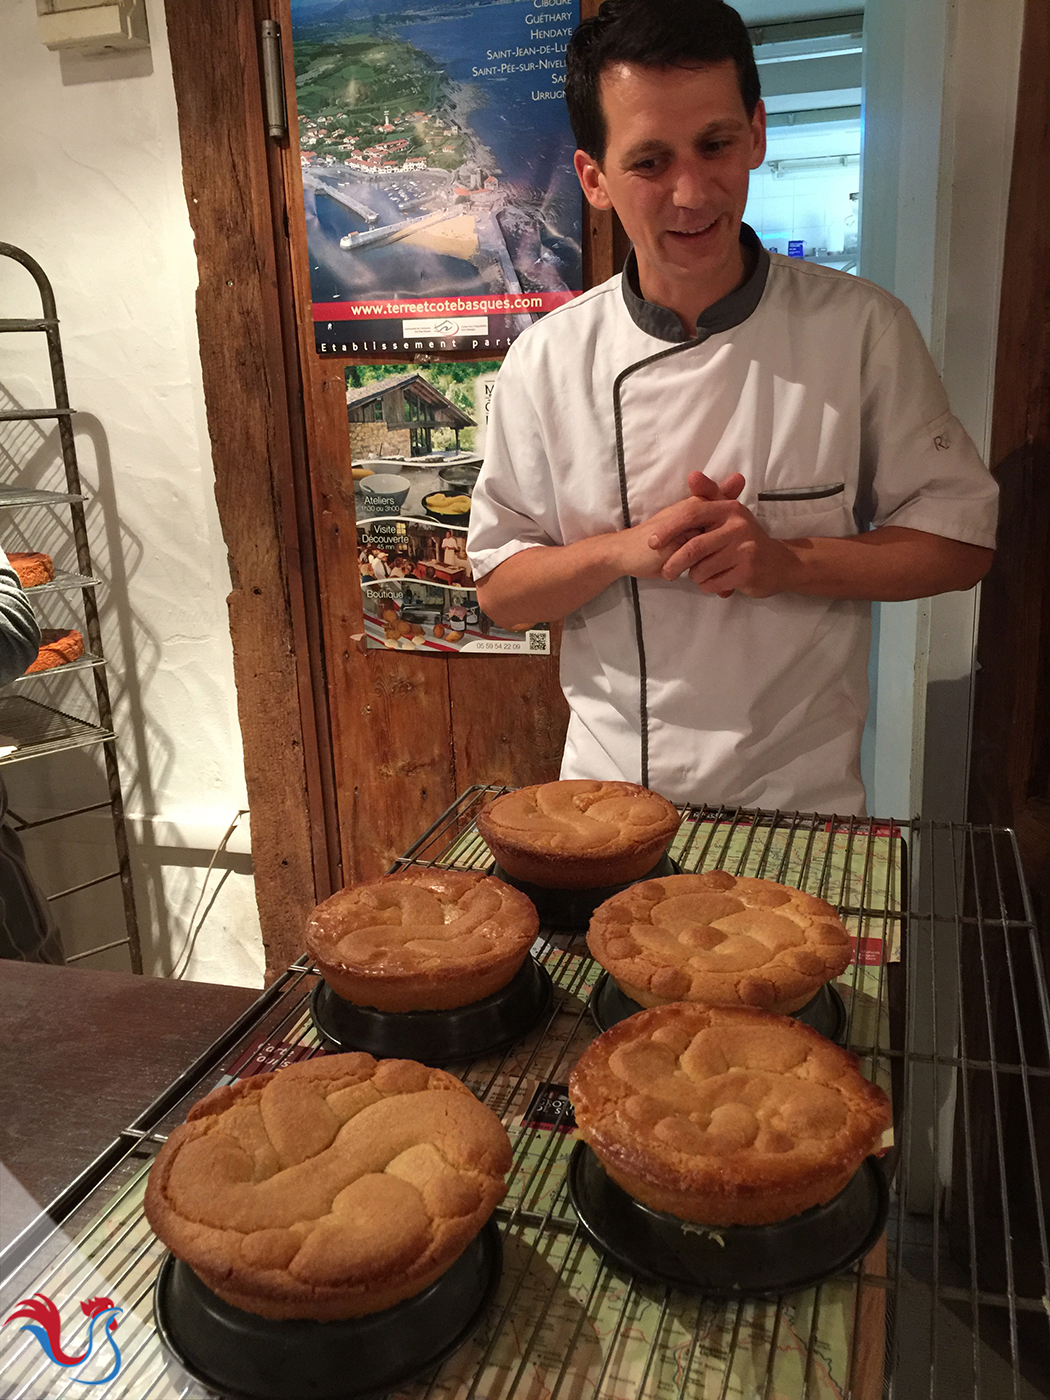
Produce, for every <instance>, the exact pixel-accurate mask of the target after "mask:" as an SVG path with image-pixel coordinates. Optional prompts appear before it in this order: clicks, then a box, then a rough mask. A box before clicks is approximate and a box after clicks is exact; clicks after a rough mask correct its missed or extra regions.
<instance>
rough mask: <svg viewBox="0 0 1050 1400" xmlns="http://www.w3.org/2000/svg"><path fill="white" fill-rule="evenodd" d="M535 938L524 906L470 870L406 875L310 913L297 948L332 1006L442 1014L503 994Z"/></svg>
mask: <svg viewBox="0 0 1050 1400" xmlns="http://www.w3.org/2000/svg"><path fill="white" fill-rule="evenodd" d="M538 931H539V918H538V916H537V914H536V910H535V908H534V906H533V904H532V901H531V900H530V899H527V898H526V896H525V895H523V894H522V893H521V892H520V891H519V890H516V889H513V888H512V887H511V886H510V885H506V884H504V883H503V881H502V880H494V879H493V878H492V877H491V876H490V875H485V874H484V873H483V872H482V871H479V870H442V869H439V868H437V867H429V868H427V867H423V866H418V867H416V866H410V867H408V868H407V869H405V870H400V871H398V872H397V874H395V875H384V876H383V877H382V878H381V879H379V880H372V881H370V882H368V883H367V884H361V885H351V886H350V887H349V888H347V889H345V890H340V891H339V892H338V893H337V894H333V895H332V896H331V898H330V899H326V900H325V901H324V903H323V904H319V905H318V906H317V908H316V909H315V910H314V911H313V913H312V914H311V915H310V922H309V923H308V924H307V926H306V946H307V948H308V949H309V952H310V956H311V957H312V958H313V959H314V961H315V962H316V964H317V966H318V969H319V970H320V972H321V975H322V977H324V979H325V981H326V982H327V983H328V985H329V986H330V987H331V988H332V990H333V991H334V992H335V994H336V995H337V996H340V997H343V998H344V999H345V1000H346V1001H350V1002H353V1003H354V1005H355V1006H374V1007H376V1008H377V1009H378V1010H379V1011H447V1010H449V1009H451V1008H452V1007H456V1006H468V1005H470V1003H471V1002H475V1001H481V1000H482V998H483V997H487V996H491V995H492V994H493V992H498V991H499V989H500V988H501V987H505V986H506V985H507V983H508V982H509V981H510V980H511V978H512V977H513V976H514V974H515V973H516V972H517V971H518V969H519V968H520V967H521V965H522V963H523V962H524V961H525V958H526V956H527V955H528V951H529V949H530V947H531V946H532V943H533V940H534V939H535V937H536V934H537V933H538Z"/></svg>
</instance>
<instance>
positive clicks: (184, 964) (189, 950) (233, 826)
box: [169, 807, 248, 980]
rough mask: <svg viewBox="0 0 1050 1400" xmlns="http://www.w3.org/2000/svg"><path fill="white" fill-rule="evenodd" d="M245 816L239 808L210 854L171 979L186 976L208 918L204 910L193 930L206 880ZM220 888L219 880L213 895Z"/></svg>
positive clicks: (245, 809) (205, 890) (206, 911)
mask: <svg viewBox="0 0 1050 1400" xmlns="http://www.w3.org/2000/svg"><path fill="white" fill-rule="evenodd" d="M247 815H248V808H247V807H241V808H240V809H239V810H238V812H237V814H236V816H235V817H234V819H233V821H232V822H230V824H229V826H228V827H227V828H226V831H225V832H224V834H223V836H222V839H221V840H220V842H219V844H218V845H217V846H216V847H215V850H214V851H213V852H212V857H211V860H210V861H209V862H208V868H207V870H206V871H205V872H204V880H203V881H202V883H201V892H200V894H199V895H198V896H197V903H196V904H195V905H194V906H193V913H192V914H191V915H190V918H189V925H188V931H187V934H186V942H185V944H184V945H183V948H182V952H181V953H180V954H179V956H178V957H177V958H176V959H175V964H174V966H173V968H172V970H171V973H170V974H169V975H170V976H171V977H173V978H175V979H177V980H178V979H181V978H183V977H185V975H186V972H187V969H188V968H189V964H190V958H191V957H192V956H193V949H194V947H195V946H196V943H197V935H198V934H199V933H200V931H201V929H202V928H203V927H204V920H205V919H206V918H207V917H208V909H206V910H205V911H204V914H203V916H202V918H201V921H200V923H199V924H197V926H196V928H194V920H195V919H196V917H197V914H198V913H199V911H200V907H201V905H202V904H203V903H204V896H205V894H206V893H207V889H208V880H209V878H210V876H211V872H212V871H213V870H214V869H215V862H216V861H217V860H218V858H219V856H220V855H221V854H222V853H223V851H225V849H226V845H227V842H228V841H229V839H230V837H231V836H232V835H233V833H234V832H235V831H236V830H237V828H238V826H239V825H240V822H241V818H242V817H246V816H247ZM226 874H229V871H227V872H226ZM221 886H222V881H221V880H220V881H219V885H218V886H216V889H215V894H218V892H219V889H220V888H221ZM213 900H214V896H213ZM210 907H211V906H210V905H209V906H208V908H209V909H210ZM180 964H181V966H180Z"/></svg>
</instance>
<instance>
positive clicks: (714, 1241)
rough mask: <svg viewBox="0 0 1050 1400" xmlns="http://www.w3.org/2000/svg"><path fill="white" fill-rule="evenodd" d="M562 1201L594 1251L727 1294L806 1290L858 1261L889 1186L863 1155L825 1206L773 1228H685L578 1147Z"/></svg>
mask: <svg viewBox="0 0 1050 1400" xmlns="http://www.w3.org/2000/svg"><path fill="white" fill-rule="evenodd" d="M569 1195H570V1197H571V1200H572V1204H573V1208H574V1209H575V1211H576V1214H577V1215H578V1216H579V1219H580V1224H581V1225H582V1226H583V1228H584V1230H585V1231H586V1233H587V1235H588V1236H589V1237H590V1239H591V1241H592V1243H593V1244H594V1246H595V1248H596V1249H598V1251H599V1252H600V1253H602V1254H604V1255H605V1256H606V1257H607V1258H608V1259H610V1260H611V1261H612V1262H613V1263H614V1264H617V1265H619V1266H620V1267H621V1268H624V1269H626V1270H628V1271H630V1272H631V1273H634V1274H637V1275H639V1276H640V1277H642V1278H644V1279H647V1280H649V1281H651V1282H654V1283H661V1284H670V1285H671V1287H673V1288H678V1289H681V1290H682V1291H684V1292H688V1293H704V1294H709V1295H711V1296H714V1297H726V1298H741V1297H748V1298H773V1297H777V1296H779V1295H781V1294H784V1293H797V1292H800V1291H802V1290H803V1289H806V1288H813V1287H815V1286H816V1285H817V1284H818V1283H823V1282H824V1281H825V1280H826V1279H829V1278H833V1277H834V1276H835V1275H836V1274H839V1273H842V1271H843V1270H845V1269H848V1268H849V1267H850V1266H851V1265H852V1264H855V1263H856V1262H857V1260H858V1259H862V1258H863V1257H864V1255H865V1254H867V1252H868V1251H869V1250H870V1249H872V1248H873V1247H874V1246H875V1244H876V1243H877V1242H878V1240H879V1238H880V1236H881V1235H882V1232H883V1230H884V1229H885V1227H886V1217H887V1215H888V1212H889V1188H888V1186H887V1184H886V1177H885V1174H884V1173H883V1171H882V1169H881V1167H880V1166H879V1163H878V1161H877V1160H876V1159H875V1158H874V1157H868V1158H866V1159H865V1160H864V1162H862V1164H861V1166H860V1168H859V1169H858V1171H857V1172H856V1174H855V1175H854V1176H853V1178H852V1179H851V1181H850V1182H849V1183H848V1185H847V1186H846V1187H845V1188H844V1189H843V1190H842V1191H840V1192H839V1194H838V1195H837V1196H835V1197H834V1198H833V1199H832V1200H830V1201H828V1202H827V1203H826V1204H825V1205H822V1206H814V1207H812V1209H810V1210H807V1211H803V1213H802V1214H801V1215H795V1216H792V1217H791V1218H790V1219H789V1220H781V1221H778V1222H777V1223H776V1224H775V1225H719V1226H711V1227H708V1226H704V1225H691V1224H689V1223H688V1222H687V1221H684V1220H679V1219H678V1218H677V1217H676V1216H673V1215H668V1214H666V1213H665V1212H663V1211H657V1210H650V1209H649V1207H648V1206H644V1205H642V1203H641V1202H640V1201H636V1200H635V1199H634V1198H633V1197H632V1196H629V1195H628V1194H627V1192H626V1191H624V1190H623V1189H622V1188H621V1187H619V1186H617V1184H616V1182H615V1181H613V1179H612V1178H611V1177H610V1176H609V1175H608V1173H607V1172H606V1171H605V1169H604V1168H603V1167H602V1165H601V1163H600V1162H599V1161H598V1159H597V1157H596V1156H595V1155H594V1153H593V1152H592V1151H591V1149H590V1148H589V1147H588V1146H587V1145H586V1143H583V1142H580V1143H577V1144H576V1146H575V1147H574V1148H573V1151H572V1156H571V1158H570V1159H569Z"/></svg>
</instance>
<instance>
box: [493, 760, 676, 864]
mask: <svg viewBox="0 0 1050 1400" xmlns="http://www.w3.org/2000/svg"><path fill="white" fill-rule="evenodd" d="M680 821H681V818H680V817H679V815H678V812H677V810H676V809H675V807H674V806H673V805H672V804H671V803H670V802H668V801H667V799H666V797H661V796H660V795H659V793H655V792H650V791H649V789H648V788H644V787H639V786H638V784H637V783H613V782H609V783H606V782H593V781H591V780H589V779H584V778H566V779H563V780H562V781H560V782H556V783H539V784H535V785H534V786H532V787H524V788H518V789H517V791H515V792H506V793H504V794H503V795H502V797H497V798H496V799H495V801H494V802H490V803H489V805H488V806H487V807H485V808H484V809H483V810H482V812H481V813H480V814H479V815H478V831H479V832H480V833H481V835H482V838H483V839H484V840H485V842H486V843H487V845H488V847H489V849H490V850H491V852H492V854H493V855H494V856H495V857H496V860H497V861H498V862H499V864H500V866H501V867H502V869H503V870H505V871H506V873H507V874H508V875H511V876H513V878H514V879H515V880H526V881H528V882H529V883H530V884H534V885H542V886H544V887H546V888H550V889H564V890H587V889H600V888H601V887H602V886H603V885H621V884H623V883H624V882H625V881H627V880H636V879H637V878H638V877H639V876H640V875H644V874H646V872H647V871H650V870H652V868H653V866H654V865H655V864H656V863H657V861H658V860H659V859H660V857H661V856H662V855H663V854H664V853H665V852H666V850H667V848H668V846H669V845H670V844H671V841H672V839H673V837H674V834H675V832H676V831H677V830H678V825H679V822H680Z"/></svg>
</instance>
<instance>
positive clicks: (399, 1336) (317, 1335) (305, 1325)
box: [153, 1220, 503, 1400]
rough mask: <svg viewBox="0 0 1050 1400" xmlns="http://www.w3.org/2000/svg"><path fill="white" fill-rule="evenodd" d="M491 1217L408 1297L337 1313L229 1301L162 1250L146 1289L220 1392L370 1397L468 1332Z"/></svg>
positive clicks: (412, 1374)
mask: <svg viewBox="0 0 1050 1400" xmlns="http://www.w3.org/2000/svg"><path fill="white" fill-rule="evenodd" d="M502 1263H503V1246H502V1241H501V1239H500V1233H499V1230H498V1228H497V1226H496V1223H495V1221H494V1220H490V1221H489V1222H488V1224H487V1225H486V1226H485V1227H484V1228H483V1229H482V1230H481V1232H480V1234H478V1235H477V1236H475V1238H474V1239H473V1240H472V1241H471V1242H470V1244H469V1245H468V1246H467V1248H466V1249H465V1250H464V1251H463V1253H462V1254H461V1255H460V1256H459V1258H458V1259H457V1260H456V1262H455V1263H454V1264H453V1265H452V1267H451V1268H450V1269H448V1270H447V1271H446V1272H445V1273H444V1274H442V1275H441V1277H440V1278H439V1279H437V1280H436V1281H435V1282H434V1283H432V1284H431V1285H430V1287H429V1288H426V1289H424V1290H423V1292H422V1293H417V1294H416V1296H415V1297H414V1298H406V1299H405V1300H404V1302H401V1303H397V1304H395V1306H394V1307H392V1308H387V1309H385V1310H384V1311H383V1312H378V1313H371V1314H370V1315H369V1316H367V1317H354V1318H349V1319H348V1320H346V1321H345V1322H312V1321H309V1320H299V1319H294V1320H289V1321H273V1320H272V1319H270V1318H265V1317H257V1316H256V1315H255V1314H254V1313H249V1312H244V1311H243V1310H242V1309H241V1308H235V1307H232V1306H231V1305H230V1304H229V1303H226V1302H224V1301H223V1300H222V1299H221V1298H219V1297H217V1296H216V1295H215V1294H214V1293H212V1292H211V1290H210V1289H208V1288H206V1287H205V1286H204V1284H203V1283H202V1282H201V1281H200V1279H199V1278H198V1277H197V1275H196V1274H195V1273H194V1272H193V1270H192V1269H191V1268H190V1267H189V1265H188V1264H185V1263H183V1262H182V1260H180V1259H176V1258H175V1257H174V1256H173V1255H171V1254H169V1255H168V1256H167V1257H166V1258H165V1260H164V1262H163V1264H162V1265H161V1268H160V1273H159V1275H158V1277H157V1283H156V1287H155V1289H154V1294H153V1316H154V1321H155V1323H156V1327H157V1332H158V1334H159V1336H160V1338H161V1341H162V1342H163V1344H164V1346H165V1347H166V1348H167V1350H168V1352H169V1353H170V1354H171V1355H172V1356H173V1357H174V1358H175V1360H176V1361H177V1362H178V1363H179V1365H180V1366H182V1368H183V1370H185V1371H187V1372H188V1373H189V1374H190V1375H191V1376H194V1377H195V1378H196V1379H197V1380H199V1381H201V1382H203V1384H204V1385H206V1386H208V1387H210V1388H211V1389H212V1390H215V1391H217V1392H218V1393H219V1394H220V1395H223V1396H228V1397H230V1400H377V1397H379V1396H383V1395H386V1394H387V1393H388V1392H389V1391H391V1390H394V1389H397V1388H400V1387H401V1386H403V1385H407V1384H408V1383H409V1382H411V1381H414V1380H417V1379H419V1378H420V1377H423V1376H426V1375H428V1374H429V1373H430V1372H432V1371H433V1370H434V1369H435V1368H436V1367H438V1366H439V1365H440V1364H441V1363H442V1362H443V1361H445V1360H446V1359H447V1358H448V1357H450V1356H451V1355H452V1354H453V1353H454V1352H456V1351H458V1350H459V1348H460V1347H461V1346H462V1345H463V1344H464V1342H466V1341H468V1340H469V1338H470V1336H471V1335H472V1333H473V1332H474V1330H475V1329H476V1328H477V1326H478V1325H479V1323H480V1322H481V1320H482V1318H483V1317H484V1315H485V1312H486V1310H487V1309H488V1307H489V1304H490V1303H491V1301H492V1298H493V1296H494V1294H495V1291H496V1288H497V1286H498V1284H499V1279H500V1272H501V1269H502Z"/></svg>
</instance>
